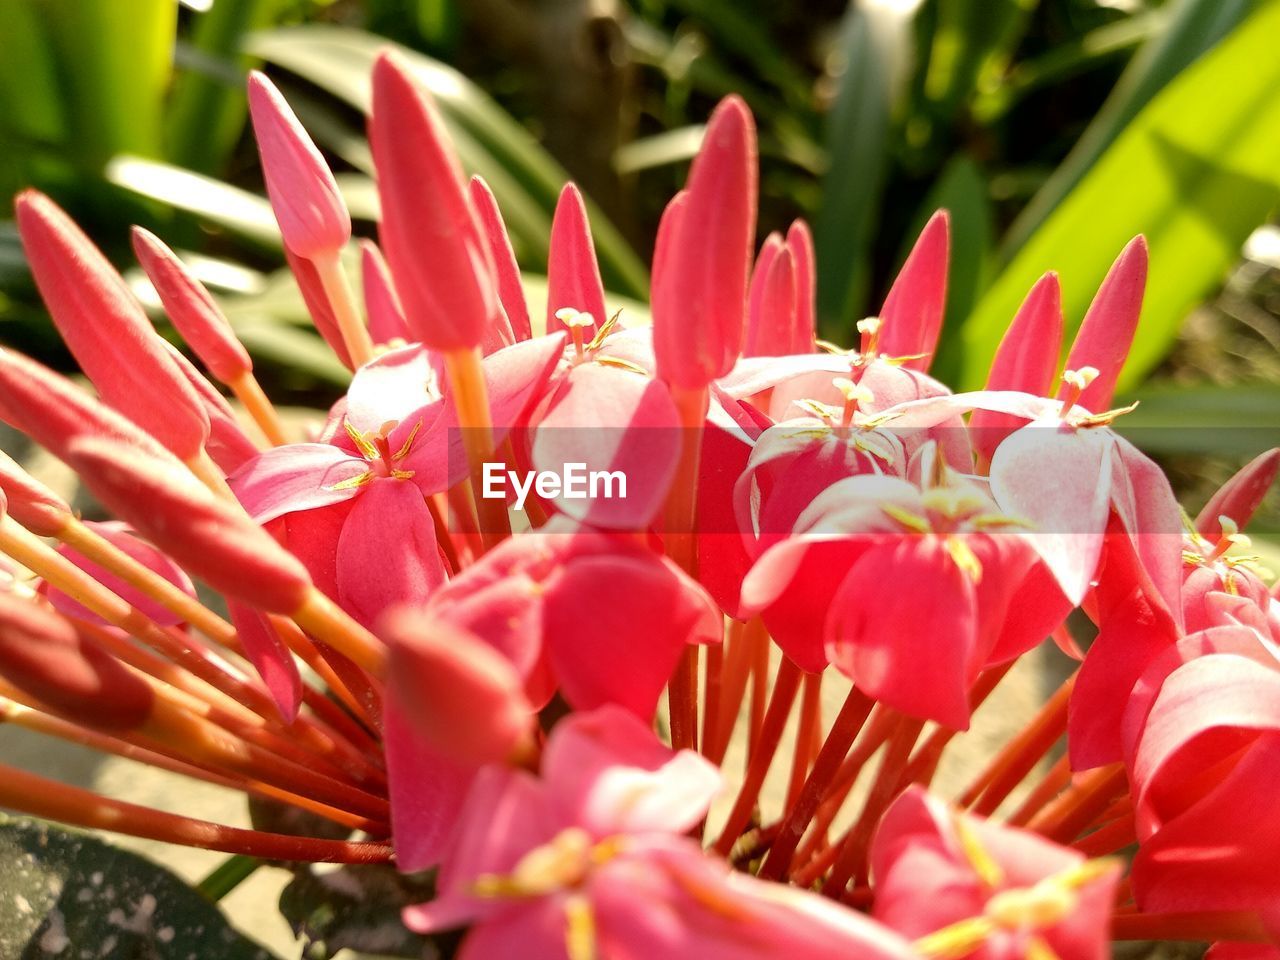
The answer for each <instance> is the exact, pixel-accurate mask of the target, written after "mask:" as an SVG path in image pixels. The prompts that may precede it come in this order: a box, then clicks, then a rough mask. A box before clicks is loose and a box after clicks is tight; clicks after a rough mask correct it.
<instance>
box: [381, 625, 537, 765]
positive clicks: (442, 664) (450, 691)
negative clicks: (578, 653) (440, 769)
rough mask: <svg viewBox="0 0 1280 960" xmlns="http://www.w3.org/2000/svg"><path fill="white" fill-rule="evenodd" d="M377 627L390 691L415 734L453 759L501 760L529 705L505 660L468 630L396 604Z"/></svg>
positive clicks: (522, 735)
mask: <svg viewBox="0 0 1280 960" xmlns="http://www.w3.org/2000/svg"><path fill="white" fill-rule="evenodd" d="M379 634H380V635H381V636H382V637H383V639H385V640H386V641H387V643H388V645H389V647H390V648H391V670H390V675H391V690H390V693H391V695H392V696H393V697H396V698H397V699H398V701H399V704H400V707H401V709H402V710H403V711H404V713H405V716H406V717H407V719H408V720H409V722H410V723H411V724H412V725H413V726H414V727H415V728H416V730H417V732H418V733H419V735H421V736H422V737H424V738H426V740H427V742H428V743H429V744H430V746H431V747H432V748H434V749H435V750H437V751H439V752H440V753H441V754H442V755H443V756H445V757H448V758H449V759H450V760H453V761H456V762H458V763H465V764H468V765H470V766H477V767H478V766H482V765H484V764H486V763H503V762H505V761H507V760H509V759H510V758H511V757H512V754H513V752H514V751H516V750H517V749H519V748H520V746H521V744H522V743H524V742H526V741H527V738H528V737H529V736H530V728H531V725H532V722H533V716H534V711H533V708H532V707H531V706H530V705H529V701H528V700H526V699H525V695H524V684H523V681H522V680H521V678H520V675H519V674H518V673H517V672H516V668H515V667H514V666H513V665H512V663H511V661H510V660H508V659H507V658H506V657H504V656H503V655H502V654H501V653H499V652H498V651H497V650H495V649H494V648H493V647H492V646H490V645H489V644H488V643H485V642H484V641H483V640H481V639H480V638H479V637H477V636H476V635H475V634H473V633H471V632H470V631H468V630H465V629H463V628H461V627H459V626H455V625H453V624H450V623H448V622H447V621H445V620H442V619H440V618H439V617H433V616H431V615H429V614H425V613H422V612H420V611H415V610H410V609H407V608H403V607H402V608H400V609H398V610H394V611H392V612H391V613H389V614H388V615H387V616H386V617H384V618H383V621H382V626H381V629H380V630H379Z"/></svg>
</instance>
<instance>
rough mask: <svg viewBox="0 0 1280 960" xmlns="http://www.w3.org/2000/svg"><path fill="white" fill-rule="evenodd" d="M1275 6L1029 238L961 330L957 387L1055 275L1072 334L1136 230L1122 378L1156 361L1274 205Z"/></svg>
mask: <svg viewBox="0 0 1280 960" xmlns="http://www.w3.org/2000/svg"><path fill="white" fill-rule="evenodd" d="M1278 35H1280V2H1277V0H1270V2H1268V3H1267V4H1266V5H1265V6H1264V7H1263V8H1262V9H1260V10H1259V11H1258V12H1257V13H1255V14H1254V15H1253V16H1252V17H1250V18H1249V19H1248V20H1247V21H1245V22H1244V23H1243V24H1242V25H1241V26H1240V27H1238V28H1237V29H1236V30H1235V31H1234V32H1233V33H1232V34H1231V36H1229V37H1228V38H1227V39H1226V40H1224V41H1223V42H1222V43H1221V44H1220V45H1219V46H1218V47H1217V48H1216V49H1214V50H1213V51H1212V52H1211V53H1209V54H1207V55H1206V56H1205V57H1203V58H1202V59H1201V60H1200V61H1198V62H1197V63H1196V64H1195V65H1194V66H1192V67H1191V68H1190V69H1188V70H1186V71H1185V72H1184V73H1182V74H1181V75H1180V76H1179V77H1178V78H1177V79H1176V80H1175V81H1174V82H1173V83H1171V84H1169V85H1168V86H1167V87H1166V88H1165V89H1164V90H1163V91H1162V92H1161V93H1160V94H1159V95H1158V96H1157V97H1156V98H1155V99H1154V100H1152V101H1151V103H1150V104H1148V105H1147V107H1146V108H1144V109H1143V110H1142V111H1141V113H1139V114H1138V116H1137V117H1136V118H1135V119H1134V121H1133V122H1132V123H1131V124H1130V125H1129V126H1128V127H1127V128H1126V130H1125V132H1124V133H1123V134H1121V136H1120V137H1119V138H1118V139H1117V140H1116V142H1115V143H1114V144H1113V145H1112V146H1111V148H1110V149H1108V150H1107V151H1106V153H1105V154H1104V155H1103V156H1102V158H1101V159H1100V160H1099V161H1098V163H1097V165H1096V166H1095V167H1094V168H1093V169H1092V170H1091V171H1090V172H1089V173H1088V174H1087V175H1086V176H1085V178H1084V179H1083V180H1081V182H1080V184H1079V185H1078V186H1077V187H1076V188H1075V190H1073V191H1072V193H1071V195H1070V196H1069V197H1068V198H1067V199H1066V200H1065V201H1063V203H1062V204H1061V205H1060V206H1059V207H1058V208H1057V209H1056V210H1055V211H1054V213H1053V214H1052V215H1051V216H1050V217H1049V219H1048V220H1046V221H1045V223H1044V225H1043V226H1042V227H1041V228H1040V229H1039V230H1038V231H1036V233H1035V235H1034V236H1033V237H1032V238H1031V240H1030V241H1029V242H1028V243H1027V245H1026V246H1025V247H1023V248H1022V250H1021V252H1020V253H1019V254H1018V255H1017V257H1016V258H1015V259H1014V260H1013V262H1012V263H1010V264H1009V266H1008V267H1006V268H1005V270H1004V271H1003V272H1002V273H1001V275H1000V277H999V279H998V280H997V281H996V282H995V285H994V286H993V287H992V288H991V290H990V291H989V292H988V293H987V295H986V296H985V297H983V299H982V301H981V302H980V303H979V304H978V307H977V309H976V311H975V313H974V315H973V316H972V317H971V318H970V320H969V321H968V323H966V325H965V328H964V332H963V346H964V360H963V366H962V376H961V378H960V386H961V387H962V388H965V389H968V388H973V387H977V386H980V385H981V384H982V383H983V382H984V380H985V377H986V370H987V367H988V365H989V363H990V360H991V357H992V356H993V354H994V353H995V348H996V345H997V344H998V343H999V340H1000V337H1001V336H1002V335H1003V333H1004V330H1005V328H1006V327H1007V325H1008V323H1009V321H1010V319H1011V318H1012V317H1013V315H1014V312H1015V311H1016V310H1017V307H1018V304H1019V303H1020V302H1021V301H1022V298H1023V297H1024V296H1025V295H1026V292H1027V290H1029V289H1030V287H1031V285H1032V284H1033V283H1034V282H1035V280H1036V279H1037V278H1038V277H1039V276H1040V275H1041V274H1042V273H1044V272H1045V271H1046V270H1051V269H1053V270H1057V271H1058V272H1059V273H1060V274H1061V276H1062V284H1063V308H1064V311H1065V313H1066V317H1067V321H1068V325H1069V327H1071V328H1074V327H1075V326H1076V325H1078V324H1079V322H1080V319H1081V318H1082V317H1083V315H1084V312H1085V308H1086V307H1087V305H1088V303H1089V300H1090V299H1091V298H1092V296H1093V293H1094V291H1095V290H1096V288H1097V286H1098V284H1099V283H1100V282H1101V280H1102V278H1103V276H1104V275H1105V274H1106V271H1107V268H1108V267H1109V266H1110V264H1111V261H1112V260H1113V259H1114V257H1115V256H1116V254H1117V253H1119V251H1120V249H1121V248H1122V247H1123V246H1124V244H1125V243H1126V242H1127V241H1128V240H1129V239H1130V238H1131V237H1133V236H1134V235H1135V234H1138V233H1144V234H1146V236H1147V240H1148V243H1149V244H1150V248H1151V273H1150V279H1149V282H1148V283H1147V294H1146V300H1145V304H1144V307H1143V314H1142V322H1141V325H1140V326H1139V330H1138V336H1137V339H1136V341H1135V343H1134V347H1133V350H1132V352H1131V354H1130V359H1129V363H1128V365H1127V366H1126V368H1125V371H1124V374H1123V375H1122V379H1121V388H1122V389H1123V388H1125V387H1132V386H1133V385H1134V384H1135V383H1136V382H1138V381H1139V380H1140V379H1141V378H1142V377H1143V375H1144V374H1146V373H1147V372H1148V371H1150V370H1151V369H1152V367H1154V366H1155V364H1157V363H1158V362H1159V361H1160V359H1161V358H1162V357H1163V356H1164V355H1165V353H1166V352H1167V351H1168V348H1169V345H1170V344H1171V343H1172V341H1173V339H1174V337H1175V336H1176V335H1177V331H1178V328H1179V326H1180V325H1181V323H1182V320H1183V318H1184V317H1185V316H1186V314H1187V311H1188V310H1189V309H1190V308H1191V307H1192V306H1194V305H1195V304H1196V303H1197V302H1199V301H1200V300H1201V299H1202V298H1203V297H1204V296H1205V295H1206V294H1208V293H1209V292H1211V291H1212V290H1213V289H1214V288H1215V286H1216V285H1218V284H1219V283H1220V282H1221V281H1222V278H1223V276H1224V275H1225V273H1226V271H1227V269H1228V267H1229V266H1230V265H1231V264H1232V263H1234V262H1235V261H1236V259H1238V257H1239V255H1240V246H1241V244H1242V243H1243V242H1244V240H1245V238H1246V237H1248V236H1249V234H1250V232H1251V231H1252V230H1253V229H1254V228H1255V227H1256V226H1257V225H1258V224H1260V223H1261V222H1263V221H1264V220H1265V219H1266V217H1267V214H1268V212H1269V211H1270V210H1271V209H1272V208H1273V206H1274V204H1275V202H1276V200H1277V198H1278V197H1280V98H1277V97H1276V95H1275V91H1276V89H1277V88H1278V87H1280V57H1276V56H1275V49H1274V48H1275V38H1276V36H1278Z"/></svg>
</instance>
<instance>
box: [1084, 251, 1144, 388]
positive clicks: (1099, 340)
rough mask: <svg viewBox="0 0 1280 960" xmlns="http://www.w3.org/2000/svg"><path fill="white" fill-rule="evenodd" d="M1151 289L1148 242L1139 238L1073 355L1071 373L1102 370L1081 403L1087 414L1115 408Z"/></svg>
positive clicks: (1088, 317)
mask: <svg viewBox="0 0 1280 960" xmlns="http://www.w3.org/2000/svg"><path fill="white" fill-rule="evenodd" d="M1146 285H1147V240H1146V238H1145V237H1142V236H1137V237H1134V238H1133V239H1132V240H1130V241H1129V243H1128V245H1127V246H1126V247H1125V248H1124V249H1123V250H1121V251H1120V256H1118V257H1116V262H1115V263H1113V264H1112V265H1111V269H1110V270H1109V271H1108V272H1107V276H1106V278H1105V279H1104V280H1103V281H1102V286H1100V287H1099V288H1098V292H1097V294H1096V295H1095V296H1094V298H1093V302H1092V303H1091V304H1089V310H1088V312H1086V313H1085V315H1084V320H1083V321H1082V322H1081V324H1080V330H1079V332H1078V333H1077V334H1076V339H1075V342H1074V343H1072V345H1071V353H1070V354H1068V356H1067V365H1066V369H1068V370H1083V369H1084V368H1085V367H1093V368H1094V369H1095V370H1097V371H1098V375H1097V376H1096V377H1094V379H1093V382H1092V383H1090V384H1089V385H1088V386H1087V387H1085V389H1084V392H1083V393H1081V394H1080V398H1079V399H1078V400H1077V401H1076V402H1077V403H1078V404H1079V405H1080V406H1082V407H1084V408H1085V409H1086V410H1092V411H1093V412H1094V413H1101V412H1102V411H1104V410H1106V409H1107V407H1108V406H1110V405H1111V397H1112V395H1113V394H1114V393H1115V390H1116V381H1117V380H1119V379H1120V370H1121V369H1122V368H1123V367H1124V362H1125V360H1127V359H1128V357H1129V347H1130V346H1132V345H1133V335H1134V333H1135V332H1137V329H1138V317H1139V316H1140V315H1141V313H1142V293H1143V291H1144V290H1145V288H1146ZM1064 389H1066V388H1065V387H1064Z"/></svg>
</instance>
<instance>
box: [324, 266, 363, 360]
mask: <svg viewBox="0 0 1280 960" xmlns="http://www.w3.org/2000/svg"><path fill="white" fill-rule="evenodd" d="M311 264H312V266H314V267H315V270H316V275H317V276H318V277H319V278H320V284H321V286H322V287H324V295H325V298H326V299H327V300H328V301H329V308H330V309H331V310H332V311H333V317H334V319H335V320H336V321H337V322H338V331H339V332H340V333H341V334H342V342H343V344H345V345H346V348H347V355H348V356H350V357H351V362H352V363H353V364H354V365H355V366H356V367H362V366H364V365H365V364H366V363H368V362H369V361H370V360H372V359H373V339H372V338H371V337H370V336H369V328H368V327H366V326H365V324H364V320H363V319H362V318H361V316H360V311H359V309H358V308H357V307H356V300H355V296H354V295H353V294H352V292H351V284H350V282H349V281H348V280H347V272H346V271H345V270H343V269H342V259H341V257H340V256H339V254H338V253H337V251H335V252H334V253H332V254H330V255H328V256H324V257H321V258H320V259H318V260H312V261H311Z"/></svg>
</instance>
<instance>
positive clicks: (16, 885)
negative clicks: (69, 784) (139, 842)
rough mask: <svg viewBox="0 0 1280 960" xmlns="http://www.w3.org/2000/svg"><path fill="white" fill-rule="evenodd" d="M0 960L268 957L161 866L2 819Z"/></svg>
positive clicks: (84, 839)
mask: <svg viewBox="0 0 1280 960" xmlns="http://www.w3.org/2000/svg"><path fill="white" fill-rule="evenodd" d="M68 948H71V949H68ZM82 951H87V953H84V952H82ZM0 956H4V957H12V958H15V960H18V958H21V960H45V958H48V960H53V958H59V957H61V958H65V957H79V956H93V957H111V958H113V960H188V958H190V957H199V958H200V960H270V955H269V954H268V953H267V952H266V951H265V950H263V949H262V948H261V947H259V946H258V945H257V944H254V943H252V942H251V941H249V940H247V939H246V938H245V937H243V936H241V935H240V934H239V933H237V932H236V931H235V930H234V929H232V927H230V926H229V925H228V924H227V921H226V918H225V917H224V916H223V915H222V914H221V913H220V912H219V910H218V908H217V907H216V906H214V905H213V904H212V903H210V902H209V901H208V900H206V899H204V898H203V897H201V896H200V895H199V894H198V893H196V892H195V891H194V890H192V889H191V888H190V887H188V886H187V885H186V884H185V883H183V882H182V881H181V880H180V879H178V877H176V876H174V875H173V874H172V873H170V872H169V871H168V870H166V869H164V868H163V867H160V866H157V865H156V864H154V863H151V862H150V861H149V860H146V859H144V858H142V857H140V856H138V855H136V854H133V853H127V852H125V851H123V850H117V849H116V848H115V847H112V846H109V845H108V844H106V843H103V842H102V841H101V840H98V839H96V838H94V837H92V836H90V835H88V834H81V833H73V832H71V831H67V830H62V829H60V828H57V827H52V826H49V825H47V824H44V823H40V822H38V821H33V820H25V819H12V818H9V817H6V816H4V815H3V814H0Z"/></svg>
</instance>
